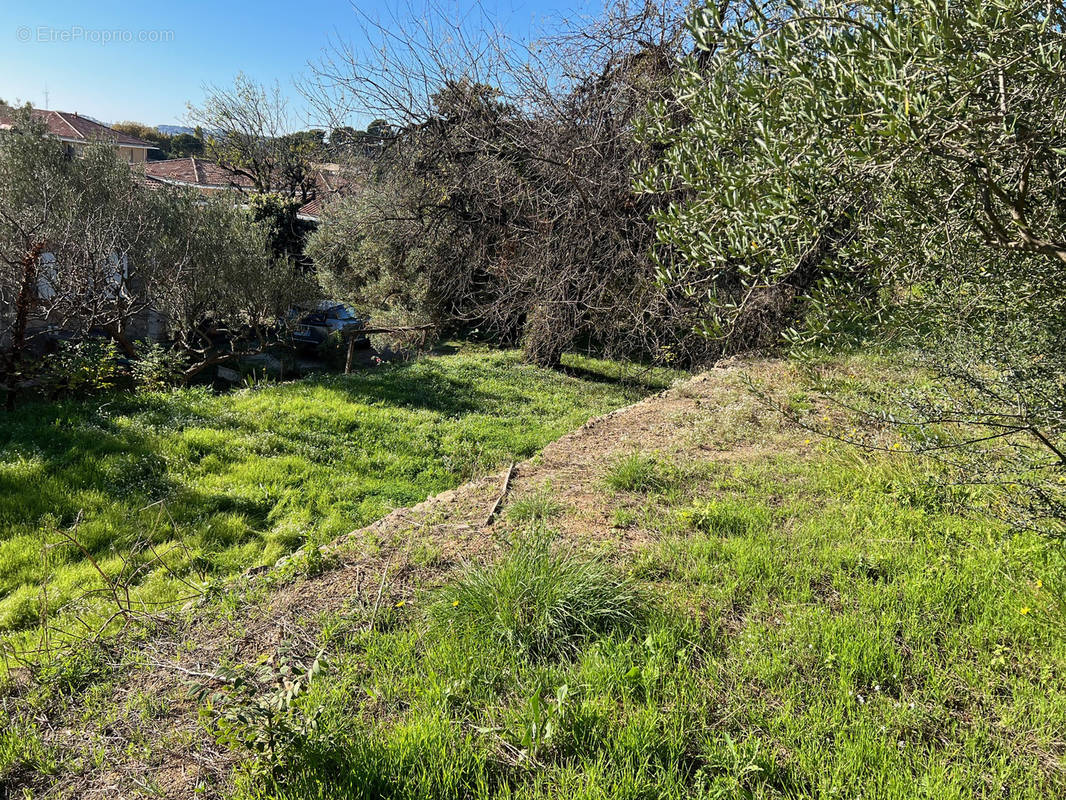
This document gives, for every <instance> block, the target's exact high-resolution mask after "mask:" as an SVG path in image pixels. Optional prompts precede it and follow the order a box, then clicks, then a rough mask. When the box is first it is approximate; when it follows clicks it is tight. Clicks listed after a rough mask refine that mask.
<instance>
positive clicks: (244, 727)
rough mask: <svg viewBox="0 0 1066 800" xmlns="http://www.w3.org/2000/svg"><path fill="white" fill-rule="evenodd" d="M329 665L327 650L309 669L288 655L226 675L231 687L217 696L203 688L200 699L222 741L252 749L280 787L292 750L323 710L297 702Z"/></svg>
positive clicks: (234, 670) (308, 666) (303, 737)
mask: <svg viewBox="0 0 1066 800" xmlns="http://www.w3.org/2000/svg"><path fill="white" fill-rule="evenodd" d="M324 664H325V660H324V657H323V653H321V652H319V654H318V655H317V656H316V657H315V658H314V660H312V661H311V663H310V664H308V665H303V664H300V663H297V662H294V661H291V660H290V659H289V657H288V654H287V653H285V652H284V651H282V652H279V653H276V654H274V655H273V656H270V657H264V658H262V659H260V661H259V663H257V664H256V665H255V666H254V667H253V668H250V669H249V668H247V667H240V668H237V669H231V670H225V671H222V672H220V674H219V677H220V678H222V679H224V680H225V682H226V684H227V685H226V687H225V688H224V689H223V690H220V691H216V692H211V691H210V690H209V689H207V688H206V687H201V689H200V690H199V691H198V692H197V693H196V696H197V699H198V700H199V701H200V702H202V703H204V704H205V705H204V706H203V708H202V713H203V715H204V716H205V717H206V718H207V720H208V721H209V724H212V725H213V726H214V729H215V734H216V737H217V738H218V740H219V742H221V743H223V744H226V745H229V746H242V747H246V748H248V749H249V750H251V751H252V752H253V753H255V754H256V757H257V759H258V760H259V763H260V764H261V765H262V766H263V767H265V768H266V769H267V770H268V771H269V774H270V777H271V780H272V781H273V782H275V783H276V782H277V780H278V778H279V776H280V775H281V773H282V771H283V770H284V769H285V767H286V765H287V763H288V759H289V757H290V755H291V754H292V752H293V751H294V750H296V749H297V748H298V746H299V745H300V744H301V743H302V742H304V741H305V740H306V739H307V737H308V736H309V735H310V734H311V733H312V732H313V731H314V730H315V728H316V727H317V719H318V714H319V713H320V709H314V710H312V711H310V712H305V711H304V710H303V709H301V708H299V707H298V706H297V702H296V701H297V699H298V698H299V697H300V696H301V695H303V694H304V692H306V690H307V688H308V686H309V685H310V683H311V681H312V680H314V678H315V677H316V676H317V675H318V674H319V673H320V672H321V671H322V668H323V666H324ZM215 709H217V713H214V715H213V712H215Z"/></svg>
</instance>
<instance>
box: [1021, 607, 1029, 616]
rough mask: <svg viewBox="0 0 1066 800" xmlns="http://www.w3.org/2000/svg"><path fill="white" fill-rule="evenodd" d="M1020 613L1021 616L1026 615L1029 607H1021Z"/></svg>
mask: <svg viewBox="0 0 1066 800" xmlns="http://www.w3.org/2000/svg"><path fill="white" fill-rule="evenodd" d="M1021 612H1022V613H1023V614H1028V613H1029V606H1023V607H1022V609H1021Z"/></svg>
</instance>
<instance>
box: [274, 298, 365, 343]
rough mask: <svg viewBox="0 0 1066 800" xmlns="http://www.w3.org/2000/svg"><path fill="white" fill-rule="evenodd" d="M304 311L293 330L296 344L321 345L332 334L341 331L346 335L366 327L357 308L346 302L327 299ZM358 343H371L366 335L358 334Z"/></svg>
mask: <svg viewBox="0 0 1066 800" xmlns="http://www.w3.org/2000/svg"><path fill="white" fill-rule="evenodd" d="M297 313H298V314H300V313H302V316H300V317H299V319H298V321H297V323H296V326H295V327H294V328H293V331H292V340H293V342H294V343H295V344H309V345H320V344H322V343H323V342H324V341H326V339H328V338H329V336H330V334H333V333H339V334H343V335H345V336H348V335H351V334H354V333H357V332H358V331H359V330H360V329H362V328H365V327H366V322H365V321H364V320H362V319H360V318H359V317H358V316H357V315H356V313H355V310H354V309H353V308H352V307H351V306H348V305H345V304H344V303H337V302H334V301H326V302H324V303H319V304H318V308H316V309H315V310H314V311H309V312H297ZM356 342H357V343H360V344H362V343H367V344H369V339H367V337H366V336H358V335H357V336H356Z"/></svg>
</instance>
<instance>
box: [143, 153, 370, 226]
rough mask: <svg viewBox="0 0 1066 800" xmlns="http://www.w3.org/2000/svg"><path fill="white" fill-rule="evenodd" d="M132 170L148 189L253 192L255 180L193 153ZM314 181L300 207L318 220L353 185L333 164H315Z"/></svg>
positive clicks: (300, 213) (300, 212) (302, 215)
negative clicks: (139, 174)
mask: <svg viewBox="0 0 1066 800" xmlns="http://www.w3.org/2000/svg"><path fill="white" fill-rule="evenodd" d="M131 166H132V168H133V169H135V170H137V171H138V172H139V173H141V174H142V175H143V176H144V182H145V185H146V186H147V187H148V188H149V189H156V190H158V189H161V188H163V187H164V186H167V185H170V186H187V187H190V188H194V189H200V190H207V191H210V190H217V189H241V190H249V191H254V188H255V187H254V184H253V182H252V179H251V178H249V177H248V176H247V175H242V174H240V173H239V172H234V171H233V170H230V169H227V168H226V167H222V166H219V165H218V164H216V163H215V162H213V161H208V160H207V159H204V158H197V157H195V156H190V157H188V158H171V159H167V160H165V161H147V162H145V163H143V164H132V165H131ZM314 169H315V183H314V189H313V192H312V196H311V198H310V199H309V200H308V201H307V202H306V203H304V204H303V205H302V206H300V208H299V209H298V210H297V212H296V213H297V215H298V216H299V217H300V218H301V219H306V220H310V221H313V222H317V221H318V220H319V218H321V216H322V209H323V206H324V205H325V204H326V203H327V202H328V201H329V200H331V199H332V198H333V197H335V196H337V195H338V194H343V193H344V192H345V191H346V190H349V189H350V188H351V187H352V186H354V185H355V184H354V181H353V180H352V179H351V178H350V176H348V175H346V174H344V173H343V171H342V170H341V169H340V168H339V167H337V166H336V165H333V164H316V165H315V167H314Z"/></svg>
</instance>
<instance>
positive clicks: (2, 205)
mask: <svg viewBox="0 0 1066 800" xmlns="http://www.w3.org/2000/svg"><path fill="white" fill-rule="evenodd" d="M145 195H147V192H145V191H144V189H143V187H142V185H141V183H140V182H139V181H138V179H137V178H136V176H135V175H133V174H132V173H131V171H130V168H129V165H127V164H124V163H122V162H120V161H119V160H118V159H117V158H116V156H115V153H114V148H113V147H111V146H109V145H108V144H107V143H103V142H101V143H95V144H91V145H90V146H88V147H87V148H86V149H85V151H84V154H83V155H82V156H81V157H80V158H76V159H75V158H73V157H72V156H71V154H70V153H69V152H68V151H67V149H66V147H65V146H64V145H63V143H62V142H60V141H59V140H57V139H55V138H53V137H51V136H49V135H48V133H47V131H46V129H45V127H44V125H43V123H41V122H40V121H39V120H36V119H35V118H34V117H33V116H32V114H31V112H30V111H29V109H22V110H20V111H19V112H17V113H16V114H15V115H14V117H13V122H12V124H11V125H10V127H9V128H8V129H7V130H5V131H3V132H0V346H2V350H3V357H4V370H5V373H6V375H7V376H8V378H9V381H8V383H9V384H10V382H11V381H13V380H17V376H18V373H19V370H20V365H21V363H22V361H23V358H24V356H25V355H26V353H27V350H28V348H30V346H31V344H32V342H33V340H34V338H35V337H37V336H38V335H39V334H40V333H41V332H42V330H44V329H45V327H46V326H48V327H51V328H61V329H64V330H66V331H68V332H71V333H73V334H74V335H84V334H86V333H88V331H89V330H90V329H92V328H101V329H105V330H107V331H108V332H109V333H111V334H112V335H113V336H114V337H115V338H116V339H119V340H120V341H122V342H123V344H124V346H125V347H126V348H127V349H128V348H129V343H128V342H127V341H126V340H125V336H124V334H125V331H126V328H127V326H128V324H129V322H130V320H131V319H132V317H133V316H134V315H135V314H137V313H138V312H139V311H141V310H143V309H144V308H145V307H146V304H147V302H148V301H147V298H146V296H145V294H144V292H143V291H142V289H143V287H144V286H146V285H148V284H151V283H152V282H153V281H154V279H155V275H154V272H153V265H154V264H155V263H157V258H156V250H157V243H158V237H157V236H156V235H155V234H156V232H157V216H156V215H155V214H154V213H153V204H152V203H151V202H148V201H147V198H146V197H145Z"/></svg>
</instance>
